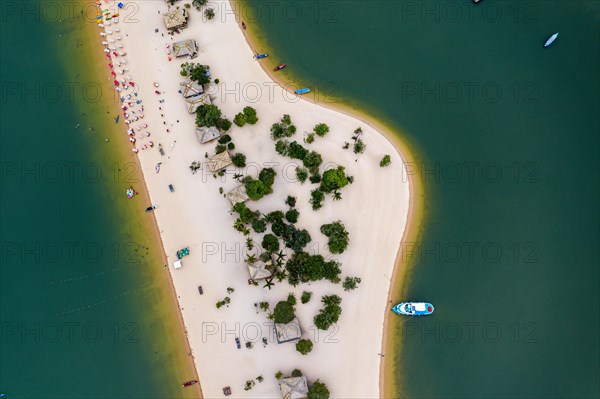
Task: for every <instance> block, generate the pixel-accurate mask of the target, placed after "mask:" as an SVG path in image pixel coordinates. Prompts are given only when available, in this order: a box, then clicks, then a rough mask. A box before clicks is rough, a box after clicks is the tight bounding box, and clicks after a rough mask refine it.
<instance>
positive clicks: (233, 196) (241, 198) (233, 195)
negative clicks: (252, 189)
mask: <svg viewBox="0 0 600 399" xmlns="http://www.w3.org/2000/svg"><path fill="white" fill-rule="evenodd" d="M227 199H228V200H229V202H231V205H232V206H233V205H235V204H237V203H238V202H246V201H248V200H249V199H250V198H249V197H248V194H246V186H244V185H243V184H242V185H239V186H237V187H236V188H234V189H233V190H231V191H230V192H228V193H227ZM250 274H252V273H250Z"/></svg>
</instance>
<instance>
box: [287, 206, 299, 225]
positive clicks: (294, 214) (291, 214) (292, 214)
mask: <svg viewBox="0 0 600 399" xmlns="http://www.w3.org/2000/svg"><path fill="white" fill-rule="evenodd" d="M298 216H300V212H298V210H297V209H290V210H289V211H287V212H286V213H285V219H286V220H287V221H288V222H290V223H296V222H298Z"/></svg>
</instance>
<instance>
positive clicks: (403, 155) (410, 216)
mask: <svg viewBox="0 0 600 399" xmlns="http://www.w3.org/2000/svg"><path fill="white" fill-rule="evenodd" d="M226 3H227V4H233V3H232V2H226ZM151 11H155V10H154V9H153V10H151ZM149 15H150V11H148V16H149ZM194 16H195V17H198V16H197V15H194ZM161 22H162V21H161ZM149 26H150V24H148V27H149ZM159 26H160V25H159ZM127 28H129V27H127ZM161 28H162V26H161ZM189 29H190V27H188V30H189ZM203 29H204V28H203ZM207 29H210V28H207ZM237 29H238V30H239V31H241V32H242V33H243V30H242V29H241V28H240V27H239V21H238V27H237ZM140 32H141V31H140ZM129 33H131V31H130V32H129ZM205 33H206V32H205ZM127 36H130V35H127ZM138 36H139V35H138ZM186 36H189V33H188V31H187V30H186V31H184V33H183V34H182V35H180V36H178V39H180V38H181V39H182V38H185V37H186ZM243 37H244V38H245V40H246V42H245V44H246V45H248V46H250V44H249V42H248V41H247V38H246V35H245V34H243ZM158 39H159V40H161V39H160V37H158ZM202 39H203V38H202V37H200V40H202ZM128 40H133V39H128ZM124 42H125V41H124ZM167 43H168V42H167ZM148 47H151V42H148ZM158 47H159V46H157V47H156V48H155V51H157V50H158ZM201 47H203V44H201ZM250 47H251V46H250ZM136 50H137V49H136ZM133 52H135V51H132V53H133ZM149 52H151V50H149V49H148V51H146V52H145V53H144V52H143V51H142V50H139V53H137V54H138V57H137V58H138V59H137V61H140V60H147V59H148V57H149V56H151V55H152V54H149ZM202 53H203V51H201V54H200V56H201V57H202V58H204V57H203V56H202ZM128 58H131V59H134V58H136V57H135V56H134V55H133V54H130V55H129V56H128ZM162 58H163V61H162V62H164V61H165V60H164V58H166V57H165V55H164V53H163V55H162ZM202 58H200V60H201V61H204V59H205V58H204V59H202ZM221 58H222V56H221ZM213 61H214V60H213ZM244 62H246V61H244ZM130 64H131V65H132V69H133V62H132V63H130ZM140 64H144V65H149V64H147V63H144V62H141V63H140ZM173 64H175V63H169V64H164V65H166V66H167V67H169V68H170V69H173V68H172V67H171V65H173ZM211 64H212V63H211ZM156 66H157V67H159V66H160V65H156ZM163 68H164V66H163ZM261 70H262V71H263V72H267V71H266V70H265V68H261ZM215 71H216V72H217V74H220V73H221V70H220V69H217V68H215ZM158 72H160V73H159V74H160V75H163V73H162V72H163V69H161V68H159V69H158ZM148 73H149V72H146V75H145V76H148ZM155 73H156V72H155ZM132 74H133V75H134V76H135V77H134V79H135V80H136V82H138V85H139V82H140V81H142V82H144V83H145V84H147V83H149V82H152V79H150V78H146V79H141V80H140V79H139V75H142V74H141V73H140V74H136V73H132ZM219 76H220V75H219ZM267 76H268V77H269V78H270V79H271V80H274V81H276V80H275V79H274V77H273V76H271V75H270V74H269V73H268V72H267ZM158 80H159V79H157V78H155V81H158ZM160 80H161V90H162V87H163V83H164V80H168V81H169V82H174V81H179V80H181V77H180V76H177V75H175V76H173V75H172V71H171V72H170V75H169V76H168V77H163V78H160ZM167 87H173V86H172V85H171V86H167ZM278 88H279V89H281V90H284V87H283V86H278ZM141 90H142V92H143V90H147V89H143V86H142V89H141ZM167 90H168V89H167ZM164 97H165V98H166V99H167V100H168V102H167V103H166V104H167V107H168V106H170V105H171V103H172V102H173V103H176V102H177V101H181V99H180V98H177V97H179V96H178V95H177V94H174V95H171V94H170V93H169V94H165V95H164ZM142 98H144V100H148V99H149V98H151V96H144V97H142ZM155 98H156V97H155ZM303 99H304V100H306V103H308V105H306V104H303V103H304V102H302V101H300V102H298V104H301V105H294V107H295V108H300V107H302V108H301V109H312V108H311V107H318V108H317V109H323V111H321V112H320V113H321V114H323V115H325V114H327V115H329V112H333V115H331V116H329V117H330V118H333V119H335V121H336V122H340V120H342V119H344V120H346V119H349V120H350V122H352V124H354V121H356V122H359V125H361V124H364V125H366V126H363V127H365V128H366V127H368V128H366V129H365V130H367V131H369V133H370V131H376V132H378V133H379V136H382V139H383V140H384V141H385V142H386V143H387V145H389V146H390V147H391V148H393V150H394V153H395V154H393V156H394V159H395V160H394V163H393V164H396V162H398V159H399V160H400V163H401V164H402V163H404V162H407V159H410V158H409V157H410V152H403V151H401V150H400V147H404V146H405V144H404V143H402V142H401V141H400V139H399V138H398V137H396V136H394V135H391V134H385V133H383V132H384V131H386V130H387V129H382V128H376V127H375V126H374V125H378V123H377V122H373V121H370V120H366V119H365V118H364V117H357V115H354V114H352V113H349V112H347V110H345V109H344V110H340V109H337V108H335V107H331V106H326V105H323V104H322V103H318V102H312V101H310V100H309V99H308V98H303ZM181 102H182V101H181ZM144 104H145V105H146V104H147V103H146V102H145V103H144ZM219 105H223V106H225V105H226V104H220V103H219ZM182 106H183V104H177V103H176V104H175V107H182ZM288 107H291V106H290V105H289V104H288ZM167 110H168V108H167ZM324 110H327V111H328V112H325V111H324ZM165 113H166V112H165ZM271 113H273V112H271ZM338 114H339V116H337V115H338ZM178 115H184V116H185V114H183V113H182V112H181V111H179V112H178ZM323 115H321V117H324V116H323ZM262 116H264V112H262V111H260V110H259V118H260V117H262ZM342 116H343V117H342ZM155 119H157V118H155ZM294 119H296V117H295V116H294ZM170 122H171V124H170V126H177V128H179V126H178V125H174V124H173V123H172V122H173V120H172V118H171V119H170ZM184 122H188V121H187V120H184ZM269 122H270V123H272V122H275V120H271V119H269ZM177 123H179V119H178V120H177ZM164 124H166V123H164ZM185 124H186V125H189V123H185ZM340 124H341V122H340ZM151 125H152V126H151V128H152V127H154V128H156V124H154V123H152V124H151ZM181 125H184V124H183V123H182V124H181ZM159 126H160V125H159ZM354 126H356V124H354ZM167 133H168V132H167ZM173 133H175V132H173ZM154 134H155V132H154V131H153V137H154ZM186 134H187V135H188V136H189V135H190V132H189V131H188V132H187V133H186ZM240 134H242V135H244V134H248V132H245V133H244V132H243V133H240ZM166 137H168V135H167V136H164V138H166ZM171 137H172V138H173V137H175V136H174V135H171ZM235 137H237V135H236V136H235ZM177 138H178V139H181V135H179V136H177ZM365 139H366V138H365ZM372 139H373V140H376V142H377V143H374V144H373V145H374V146H376V148H383V147H385V145H383V144H378V142H379V139H376V138H372ZM185 140H187V141H188V142H194V141H195V138H193V137H192V138H189V137H188V138H186V139H185ZM236 140H237V138H236ZM180 141H183V140H180ZM269 141H270V139H269ZM176 142H177V141H174V142H173V145H174V143H176ZM184 145H185V144H184ZM369 145H371V144H369ZM179 146H180V145H178V148H179ZM195 146H196V147H197V146H198V144H197V142H196V144H195ZM204 148H206V149H207V151H209V150H210V147H206V146H203V147H201V149H202V150H201V151H202V152H204ZM332 148H333V147H332ZM171 150H173V146H172V147H171ZM332 151H333V149H330V155H331V154H333V152H332ZM339 152H340V150H339V149H338V150H336V153H339ZM172 154H174V153H172ZM172 154H171V155H172ZM179 154H181V153H180V152H179ZM183 155H184V156H185V154H183ZM342 155H343V154H342ZM379 156H381V154H380V155H379ZM135 158H138V159H137V161H138V162H139V164H140V165H141V168H140V173H141V175H142V176H143V178H144V180H143V182H144V183H145V184H144V189H145V192H146V193H147V194H148V195H150V194H151V193H154V195H152V197H153V202H151V203H153V204H154V203H160V204H161V206H160V208H159V209H158V210H157V211H156V212H155V215H154V218H155V220H154V233H155V234H156V233H159V238H160V240H161V241H160V242H161V244H162V246H163V249H164V253H165V256H166V258H167V260H168V259H169V258H170V257H169V255H168V253H169V250H168V248H169V247H171V249H173V247H175V248H177V246H178V245H181V244H174V243H173V242H172V241H171V240H172V239H173V238H175V241H177V242H182V239H183V240H185V239H186V238H185V237H186V236H190V234H188V233H191V230H190V229H186V227H190V226H183V225H181V226H179V227H180V228H181V229H180V230H184V231H181V232H179V234H175V233H171V234H169V235H166V234H165V235H163V234H161V232H162V231H163V225H164V230H167V228H168V229H169V230H172V229H171V228H170V227H172V226H173V223H175V222H173V221H171V222H169V221H168V220H165V219H163V218H164V216H163V217H161V214H162V213H163V212H168V211H166V210H165V208H164V207H163V202H162V201H163V200H164V201H166V202H172V199H173V198H175V197H173V194H166V195H164V194H161V195H159V194H158V193H159V192H158V191H157V188H156V186H155V183H156V182H157V181H158V180H162V177H163V176H164V174H165V172H166V173H170V172H171V171H170V170H166V171H165V172H163V173H161V175H157V176H158V177H156V176H155V175H154V174H152V173H151V170H153V167H152V165H153V163H154V162H155V161H156V160H163V159H162V158H160V157H158V158H157V157H156V156H151V155H149V152H148V151H146V152H142V153H140V154H138V157H135ZM144 158H147V160H146V161H145V160H144ZM169 158H171V157H169ZM352 158H353V157H352ZM173 162H174V161H173ZM364 162H367V160H363V161H362V163H363V164H364ZM179 164H180V165H181V164H182V161H179ZM163 169H166V168H165V167H163ZM389 169H392V168H389ZM375 170H376V171H377V172H376V173H378V174H381V173H383V172H379V168H377V169H375ZM145 172H147V173H145ZM396 172H397V171H396ZM362 173H364V176H368V177H370V175H368V174H366V172H362ZM371 173H375V172H371ZM170 176H171V178H172V179H174V182H175V183H176V184H175V186H176V187H177V190H178V191H179V187H180V186H182V185H183V186H185V184H177V179H179V181H181V182H183V181H188V180H190V179H189V177H185V178H184V177H182V176H181V174H180V175H179V177H176V176H175V175H174V174H173V173H170ZM361 177H363V175H361ZM361 180H362V179H361ZM413 180H414V179H410V178H409V179H408V183H403V184H402V186H404V184H406V185H407V186H408V190H407V191H408V192H407V197H408V204H407V213H406V215H405V214H404V213H403V212H404V210H401V209H402V202H401V201H400V202H399V203H398V206H397V207H394V209H393V210H392V212H393V214H394V215H396V217H395V218H394V219H396V218H397V217H400V220H399V223H400V224H402V223H401V222H402V218H403V217H404V216H406V217H407V221H406V224H405V225H404V224H403V229H402V231H401V234H400V239H399V241H397V242H396V243H395V244H393V245H394V247H395V248H397V250H396V251H395V252H394V258H393V259H394V260H393V262H392V261H390V266H391V264H392V263H393V265H394V266H393V267H392V273H391V274H392V277H391V280H390V283H388V284H387V285H386V289H387V295H386V298H387V299H386V301H389V298H390V296H391V295H392V287H394V282H395V278H396V276H397V274H398V270H399V269H401V267H400V265H399V263H398V261H399V257H400V252H401V245H400V244H401V242H402V241H403V240H404V239H405V237H407V236H408V235H409V234H410V232H411V231H415V229H414V227H415V226H413V223H414V221H415V218H414V214H415V208H417V209H418V207H417V204H419V202H417V201H416V199H417V198H420V197H417V196H416V195H415V190H416V187H415V186H416V184H415V182H414V181H413ZM397 183H398V184H399V181H398V182H397ZM162 184H164V183H162ZM184 191H188V192H189V190H186V189H184ZM196 194H197V193H196ZM365 194H366V193H365ZM371 195H374V194H371ZM157 198H158V202H154V200H156V199H157ZM263 201H264V200H263ZM348 201H350V199H346V200H345V201H344V202H348ZM210 202H211V203H214V205H215V206H214V207H213V208H214V209H216V210H218V211H219V212H222V211H223V209H226V208H224V207H223V204H222V203H216V201H215V199H214V197H213V199H211V200H210ZM179 205H180V206H181V205H183V207H182V208H181V209H180V211H181V212H184V213H185V209H186V206H185V205H184V204H182V203H179ZM189 211H190V212H193V211H191V208H190V209H189ZM219 212H214V211H211V212H210V213H211V214H212V213H219ZM323 212H324V211H321V214H320V215H321V216H322V215H323ZM223 213H224V214H225V215H226V213H227V212H223ZM338 213H339V212H338ZM165 215H167V214H166V213H165ZM170 216H171V217H173V216H174V214H173V211H171V214H170ZM205 216H207V215H205ZM378 216H383V217H384V219H385V215H383V214H382V215H378ZM217 220H220V219H218V218H217ZM385 220H389V219H385ZM344 222H356V220H352V221H348V220H344ZM175 225H176V223H175ZM382 227H383V226H382ZM386 227H388V228H389V227H394V228H396V226H386ZM192 235H193V234H192ZM226 235H228V234H226ZM228 236H229V235H228ZM394 236H395V235H394ZM177 238H179V239H177ZM188 240H189V238H188ZM203 243H204V242H203ZM192 248H193V246H192ZM355 251H356V250H355ZM171 252H172V251H171ZM190 259H191V258H190ZM186 262H187V260H186ZM169 263H170V262H169ZM169 263H167V264H169ZM384 263H385V262H384ZM344 265H346V264H344ZM190 267H193V266H188V268H186V269H185V271H183V273H182V271H178V272H175V271H174V270H173V269H172V267H171V265H170V264H169V274H170V277H171V278H170V279H171V286H172V287H174V288H175V291H174V292H173V293H174V294H175V295H176V296H177V298H181V300H177V304H178V306H179V308H180V311H179V312H178V313H179V319H180V320H183V323H184V325H183V328H184V331H185V332H186V333H185V336H186V341H187V342H188V345H189V347H190V351H189V353H190V354H191V358H192V360H193V362H194V364H195V365H196V366H197V367H196V372H197V375H198V376H199V377H200V378H199V379H200V383H201V384H199V385H202V387H203V388H204V386H205V384H208V383H209V382H210V383H211V384H213V385H214V384H218V382H214V381H212V380H211V378H210V375H208V374H209V373H208V372H207V370H206V369H205V371H204V372H203V371H202V370H199V369H198V366H202V367H204V368H205V367H208V365H204V364H202V363H196V361H197V359H199V358H203V360H206V361H207V362H210V360H211V359H210V354H211V353H213V351H214V349H209V348H207V347H206V346H205V345H202V344H201V343H200V342H198V341H196V343H195V344H194V342H193V341H194V337H193V336H190V335H189V334H188V332H190V333H193V332H196V329H197V328H198V327H199V326H198V324H197V321H192V319H191V316H190V314H188V311H185V312H184V306H185V307H186V308H189V306H190V304H192V306H193V304H194V303H196V302H197V299H193V300H192V301H189V300H188V299H189V297H188V298H185V297H184V295H183V294H184V292H187V288H190V287H189V285H192V283H190V282H189V281H187V282H184V280H188V279H189V277H191V276H193V274H192V273H193V272H192V270H193V269H190ZM184 273H186V274H185V275H184ZM236 273H237V274H239V273H240V271H239V268H238V270H237V271H236ZM241 273H243V272H241ZM185 276H188V277H187V278H186V277H185ZM182 279H183V280H182ZM205 279H207V280H208V278H207V276H205ZM212 280H213V282H215V278H214V277H213V278H212ZM216 282H218V280H217V281H216ZM230 284H231V283H230ZM365 285H366V284H365ZM186 286H188V287H187V288H186ZM178 287H179V289H178ZM305 288H306V287H305ZM285 290H286V291H288V292H289V291H290V290H292V291H297V290H296V289H294V288H292V287H286V288H285ZM365 290H366V288H363V289H362V292H363V293H362V295H363V296H364V295H366V293H365ZM359 291H361V289H359ZM187 295H191V294H187ZM195 295H197V293H196V294H195ZM261 295H264V294H261ZM354 300H356V298H355V299H354ZM386 304H387V302H386ZM186 305H187V306H186ZM203 310H204V311H202V312H200V313H199V315H201V316H202V317H204V318H206V319H207V320H211V319H210V315H211V313H212V312H214V309H211V308H205V309H203ZM211 310H212V312H211ZM376 312H377V313H379V315H377V316H378V318H379V317H381V316H383V320H382V322H383V326H386V325H387V323H388V317H389V312H388V311H387V306H385V308H384V309H379V308H377V311H376ZM192 313H195V308H193V309H192ZM213 317H216V318H215V319H214V320H218V319H219V318H220V317H221V316H216V315H215V314H213ZM225 317H226V316H225ZM235 319H236V318H234V320H235ZM225 320H227V318H225ZM186 321H187V323H186ZM192 330H193V331H192ZM381 334H382V340H381V342H379V343H378V345H377V348H379V349H381V348H382V347H383V348H385V347H386V346H385V342H386V334H385V329H384V330H382V331H381ZM350 337H351V338H352V337H353V336H350ZM371 341H372V340H369V342H371ZM286 349H288V348H286ZM282 350H283V349H282ZM234 353H235V352H234ZM207 354H208V356H207ZM265 356H266V355H265ZM265 356H263V359H262V360H266V359H265ZM322 356H325V355H322ZM341 358H342V356H340V360H341V361H343V360H342V359H341ZM389 358H390V357H389V356H388V359H389ZM255 360H256V359H255ZM383 361H384V359H383V358H381V357H379V358H378V361H377V364H379V368H378V370H377V375H379V376H380V377H379V378H378V384H377V385H378V387H377V389H378V392H379V396H381V384H383V381H382V380H381V373H382V372H383V371H382V370H383V369H382V367H381V365H382V364H383ZM211 371H214V370H211ZM207 375H208V376H207ZM266 375H267V376H268V374H266ZM213 377H215V375H213ZM221 377H223V376H221ZM315 377H318V376H315ZM221 379H222V378H221ZM315 379H316V378H315ZM328 382H333V381H328ZM335 382H336V384H334V385H339V382H337V381H335ZM221 386H222V385H221ZM211 389H212V392H211V391H210V390H209V391H208V392H210V393H209V394H208V395H209V396H213V395H214V392H215V387H214V386H211ZM238 392H239V388H237V387H236V389H235V394H237V393H238ZM269 394H270V391H269ZM338 395H339V394H338ZM253 396H254V393H253ZM334 396H336V395H335V392H334Z"/></svg>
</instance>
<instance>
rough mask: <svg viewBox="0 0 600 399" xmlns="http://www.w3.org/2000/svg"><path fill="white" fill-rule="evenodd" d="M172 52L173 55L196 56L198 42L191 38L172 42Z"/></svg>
mask: <svg viewBox="0 0 600 399" xmlns="http://www.w3.org/2000/svg"><path fill="white" fill-rule="evenodd" d="M173 53H174V54H175V57H190V58H196V57H197V56H198V42H197V41H195V40H192V39H188V40H181V41H179V42H175V43H173Z"/></svg>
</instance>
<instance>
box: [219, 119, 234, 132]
mask: <svg viewBox="0 0 600 399" xmlns="http://www.w3.org/2000/svg"><path fill="white" fill-rule="evenodd" d="M217 127H218V128H219V129H221V130H222V131H224V132H226V131H228V130H229V129H231V121H230V120H229V119H225V118H221V119H219V122H218V123H217Z"/></svg>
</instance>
